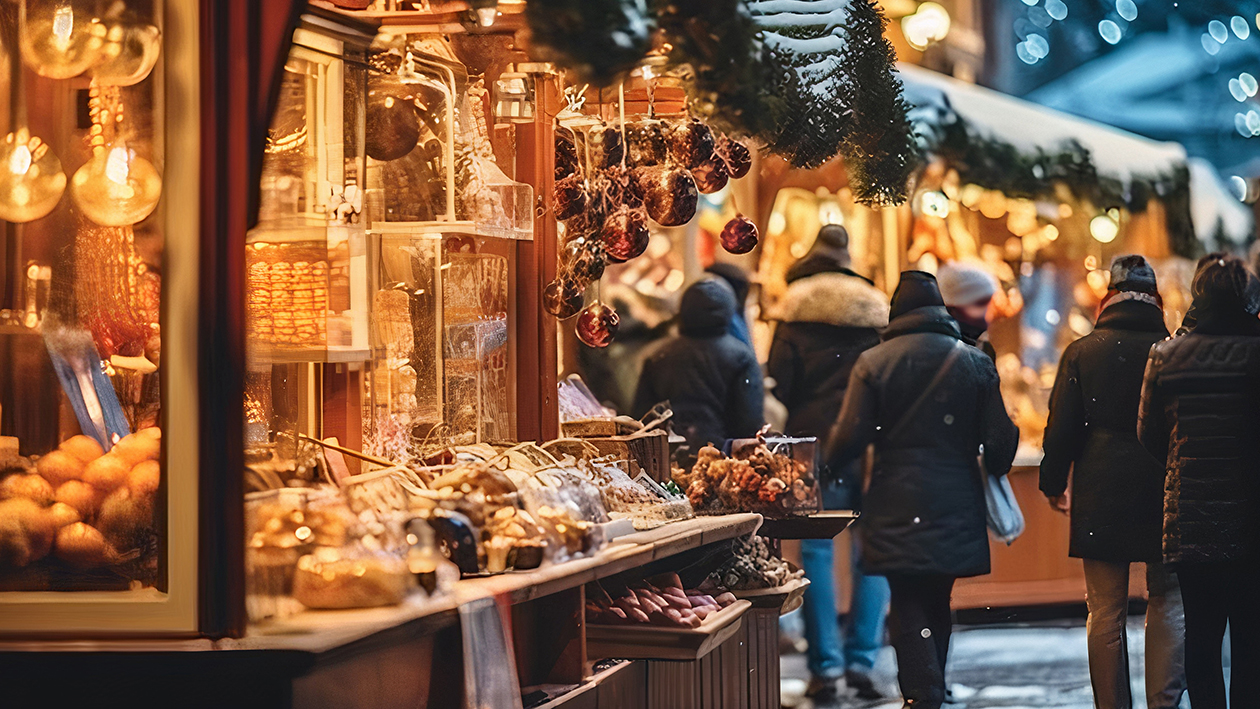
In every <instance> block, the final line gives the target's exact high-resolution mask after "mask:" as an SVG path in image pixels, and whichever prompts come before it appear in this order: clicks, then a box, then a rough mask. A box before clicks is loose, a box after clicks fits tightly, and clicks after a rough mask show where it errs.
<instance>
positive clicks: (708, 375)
mask: <svg viewBox="0 0 1260 709" xmlns="http://www.w3.org/2000/svg"><path fill="white" fill-rule="evenodd" d="M733 317H735V293H734V291H732V290H731V287H730V286H728V285H727V284H726V282H725V281H723V280H722V279H720V278H717V277H712V276H711V277H708V278H705V279H704V280H701V281H697V282H695V283H693V284H691V286H690V287H688V288H687V290H686V291H685V292H684V293H683V297H682V304H681V306H680V308H679V312H678V334H676V335H673V336H671V337H670V338H669V339H667V340H665V341H664V342H662V343H661V344H660V346H659V347H658V348H657V349H656V350H655V351H653V352H652V354H650V355H648V357H647V359H646V360H645V361H644V362H643V373H642V374H641V375H640V376H639V386H638V389H637V391H636V392H635V397H634V402H635V403H634V415H635V416H642V415H643V414H645V413H647V411H648V410H649V409H651V408H652V407H653V406H655V405H656V404H658V403H660V402H662V401H669V403H670V406H671V408H672V409H673V412H674V416H673V419H672V421H671V423H672V425H673V427H674V431H676V432H677V433H678V434H679V435H681V436H683V437H684V438H686V439H687V446H688V449H689V455H690V456H695V454H696V453H697V452H698V451H699V450H700V449H701V448H703V447H704V446H705V445H707V444H710V443H712V444H714V445H716V446H718V447H719V448H720V447H721V446H722V444H723V443H724V442H725V441H726V440H728V439H731V438H751V437H753V436H755V435H757V431H758V430H759V429H760V428H761V426H762V424H763V423H764V411H765V409H764V407H765V387H764V384H763V381H762V375H761V365H760V364H758V362H757V354H756V353H755V352H753V349H752V348H751V347H749V346H748V345H747V344H746V343H744V342H741V341H740V340H739V339H738V338H736V337H735V336H734V335H731V334H730V332H729V330H730V326H731V318H733Z"/></svg>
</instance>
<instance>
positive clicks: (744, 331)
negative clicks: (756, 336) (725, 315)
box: [704, 263, 754, 347]
mask: <svg viewBox="0 0 1260 709" xmlns="http://www.w3.org/2000/svg"><path fill="white" fill-rule="evenodd" d="M704 271H705V273H711V274H713V275H715V276H717V277H718V278H721V279H722V280H724V281H726V285H728V286H730V287H731V290H733V291H735V317H733V318H731V327H730V333H731V334H732V335H734V336H735V337H736V338H738V339H739V341H740V342H743V343H745V344H747V345H748V346H749V347H754V345H753V341H752V331H751V330H749V329H748V318H747V317H746V316H745V315H744V308H745V307H747V304H748V292H749V291H750V290H752V281H750V280H748V274H746V273H744V270H743V269H742V268H740V267H739V266H736V265H735V264H733V263H715V264H713V265H712V266H709V267H708V268H706V269H704Z"/></svg>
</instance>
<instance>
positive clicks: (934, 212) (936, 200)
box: [919, 191, 949, 219]
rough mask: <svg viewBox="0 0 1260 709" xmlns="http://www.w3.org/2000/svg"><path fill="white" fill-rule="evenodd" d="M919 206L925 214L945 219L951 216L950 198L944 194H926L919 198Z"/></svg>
mask: <svg viewBox="0 0 1260 709" xmlns="http://www.w3.org/2000/svg"><path fill="white" fill-rule="evenodd" d="M919 205H920V207H922V209H923V213H924V214H926V215H928V216H932V217H940V218H942V219H944V218H945V217H947V216H949V198H948V197H946V196H945V193H944V192H936V191H928V192H924V193H923V195H922V196H921V197H920V198H919Z"/></svg>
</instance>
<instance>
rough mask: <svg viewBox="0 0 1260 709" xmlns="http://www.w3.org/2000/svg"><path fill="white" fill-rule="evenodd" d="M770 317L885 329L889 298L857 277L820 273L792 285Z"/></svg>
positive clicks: (790, 320) (785, 320)
mask: <svg viewBox="0 0 1260 709" xmlns="http://www.w3.org/2000/svg"><path fill="white" fill-rule="evenodd" d="M770 319H771V320H776V321H779V322H816V323H825V324H827V325H836V326H838V327H874V328H882V327H886V326H887V325H888V297H887V296H885V295H884V293H883V291H881V290H879V289H878V288H876V287H874V286H872V285H871V284H869V283H867V282H866V281H864V280H863V279H861V278H858V277H856V276H846V275H844V274H843V273H819V274H815V275H813V276H809V277H808V278H802V279H800V280H798V281H794V282H793V283H792V284H791V285H789V286H788V289H787V293H786V294H785V295H784V296H783V298H782V299H781V300H780V301H779V302H778V304H777V305H776V306H775V307H774V308H773V310H772V311H771V312H770Z"/></svg>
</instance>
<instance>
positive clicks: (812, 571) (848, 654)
mask: <svg viewBox="0 0 1260 709" xmlns="http://www.w3.org/2000/svg"><path fill="white" fill-rule="evenodd" d="M854 497H855V496H854V495H850V494H849V492H848V490H847V489H846V488H845V487H842V486H831V485H827V486H825V487H824V489H823V503H824V505H823V506H824V507H826V508H827V509H851V507H850V505H851V504H852V502H851V500H853V498H854ZM849 538H850V540H852V544H853V547H852V548H853V554H852V558H853V563H852V569H851V572H852V574H853V600H852V603H850V608H849V615H848V619H847V622H846V623H845V628H844V641H843V645H842V644H841V628H840V623H839V620H838V619H837V617H836V581H835V574H834V567H835V550H834V548H833V546H832V540H830V539H806V540H803V541H802V542H801V565H802V566H803V567H804V569H805V577H806V578H808V579H809V582H810V585H809V588H808V589H806V590H805V605H804V608H802V612H803V614H804V616H805V640H806V641H807V642H808V643H809V650H808V660H809V672H810V674H811V675H813V676H815V677H824V678H828V679H830V678H835V677H839V676H841V675H843V674H844V672H845V670H846V669H850V668H852V669H855V670H865V671H869V670H871V668H873V667H874V666H875V658H876V656H877V655H878V654H879V649H880V648H881V647H883V645H884V619H885V617H886V616H887V615H888V599H889V596H890V593H889V590H888V581H887V579H885V578H884V577H882V576H867V575H866V574H864V573H862V571H861V569H860V568H859V563H858V562H859V559H860V554H861V547H860V545H859V543H858V540H857V536H856V535H855V534H854V533H853V532H852V531H850V532H849Z"/></svg>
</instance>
